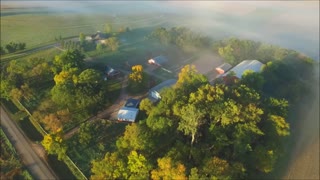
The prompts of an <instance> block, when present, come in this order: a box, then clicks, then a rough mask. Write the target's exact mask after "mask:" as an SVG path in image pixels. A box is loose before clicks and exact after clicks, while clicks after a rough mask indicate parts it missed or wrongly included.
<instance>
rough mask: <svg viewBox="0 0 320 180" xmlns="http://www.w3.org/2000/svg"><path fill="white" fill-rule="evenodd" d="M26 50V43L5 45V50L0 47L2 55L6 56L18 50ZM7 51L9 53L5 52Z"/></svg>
mask: <svg viewBox="0 0 320 180" xmlns="http://www.w3.org/2000/svg"><path fill="white" fill-rule="evenodd" d="M25 48H26V43H20V42H18V43H15V42H10V43H9V44H6V45H5V48H3V47H2V46H1V47H0V54H1V55H3V54H6V53H13V52H16V51H18V50H24V49H25ZM5 49H7V51H6V50H5Z"/></svg>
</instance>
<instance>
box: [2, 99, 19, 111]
mask: <svg viewBox="0 0 320 180" xmlns="http://www.w3.org/2000/svg"><path fill="white" fill-rule="evenodd" d="M1 104H3V105H4V106H5V107H6V108H7V110H9V111H10V113H11V114H15V113H17V112H18V111H19V109H18V108H17V106H16V105H15V104H14V103H13V102H12V101H11V100H9V101H8V100H6V99H1Z"/></svg>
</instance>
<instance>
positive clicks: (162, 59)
mask: <svg viewBox="0 0 320 180" xmlns="http://www.w3.org/2000/svg"><path fill="white" fill-rule="evenodd" d="M167 62H168V59H167V58H166V57H164V56H157V57H154V58H152V59H149V60H148V63H149V64H154V65H157V66H163V65H164V64H165V63H167Z"/></svg>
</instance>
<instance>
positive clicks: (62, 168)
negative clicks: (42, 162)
mask: <svg viewBox="0 0 320 180" xmlns="http://www.w3.org/2000/svg"><path fill="white" fill-rule="evenodd" d="M48 163H49V164H50V166H51V168H52V169H53V170H54V172H55V173H56V174H57V176H58V177H59V178H60V179H70V180H75V179H76V177H75V176H74V175H73V174H72V172H71V171H70V170H69V168H68V166H67V165H66V164H65V163H64V162H63V161H59V160H58V157H57V156H55V155H48Z"/></svg>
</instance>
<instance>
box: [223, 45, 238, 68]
mask: <svg viewBox="0 0 320 180" xmlns="http://www.w3.org/2000/svg"><path fill="white" fill-rule="evenodd" d="M219 55H220V56H221V57H223V58H224V59H225V60H226V61H227V62H228V63H230V64H232V65H235V64H237V62H236V59H235V57H234V55H233V48H232V47H231V45H227V46H225V47H220V48H219Z"/></svg>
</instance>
